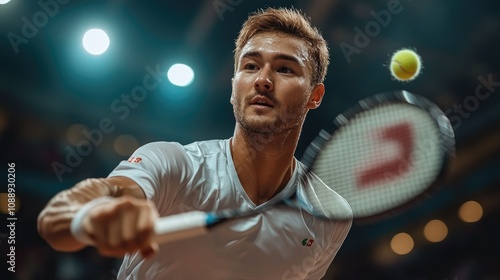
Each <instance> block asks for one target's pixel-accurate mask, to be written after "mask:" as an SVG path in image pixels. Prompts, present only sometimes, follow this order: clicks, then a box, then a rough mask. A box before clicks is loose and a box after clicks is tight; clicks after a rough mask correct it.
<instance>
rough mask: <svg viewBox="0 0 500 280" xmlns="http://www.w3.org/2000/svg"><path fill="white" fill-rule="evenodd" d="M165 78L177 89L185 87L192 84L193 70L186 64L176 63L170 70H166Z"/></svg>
mask: <svg viewBox="0 0 500 280" xmlns="http://www.w3.org/2000/svg"><path fill="white" fill-rule="evenodd" d="M167 77H168V80H169V81H170V82H171V83H172V84H174V85H176V86H179V87H185V86H187V85H189V84H191V82H193V79H194V72H193V69H191V67H189V66H187V65H186V64H180V63H178V64H174V65H172V66H171V67H170V69H168V72H167Z"/></svg>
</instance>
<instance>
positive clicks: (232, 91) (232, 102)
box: [229, 77, 234, 105]
mask: <svg viewBox="0 0 500 280" xmlns="http://www.w3.org/2000/svg"><path fill="white" fill-rule="evenodd" d="M233 93H234V77H233V78H231V98H230V99H229V102H230V103H231V104H233V105H234V94H233Z"/></svg>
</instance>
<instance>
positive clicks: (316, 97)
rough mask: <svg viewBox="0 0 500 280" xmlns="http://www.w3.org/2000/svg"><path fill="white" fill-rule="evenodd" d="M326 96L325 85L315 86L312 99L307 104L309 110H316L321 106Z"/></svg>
mask: <svg viewBox="0 0 500 280" xmlns="http://www.w3.org/2000/svg"><path fill="white" fill-rule="evenodd" d="M324 95H325V85H324V84H323V83H319V84H317V85H315V86H314V88H313V89H312V93H311V97H310V98H309V101H308V102H307V109H316V108H318V107H319V105H320V104H321V101H322V100H323V96H324Z"/></svg>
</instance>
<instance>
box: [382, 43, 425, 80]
mask: <svg viewBox="0 0 500 280" xmlns="http://www.w3.org/2000/svg"><path fill="white" fill-rule="evenodd" d="M421 65H422V61H421V60H420V56H419V55H418V54H417V53H416V52H415V51H413V50H410V49H402V50H399V51H396V52H395V53H394V54H393V55H392V57H391V66H390V69H391V74H392V76H393V77H394V78H395V79H396V80H399V81H404V82H407V81H411V80H413V79H415V78H416V77H417V76H418V74H419V73H420V68H421Z"/></svg>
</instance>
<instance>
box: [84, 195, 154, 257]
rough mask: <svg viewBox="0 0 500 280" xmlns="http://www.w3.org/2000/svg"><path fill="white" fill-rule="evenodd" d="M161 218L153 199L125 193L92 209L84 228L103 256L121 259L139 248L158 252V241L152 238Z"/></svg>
mask: <svg viewBox="0 0 500 280" xmlns="http://www.w3.org/2000/svg"><path fill="white" fill-rule="evenodd" d="M157 218H158V211H157V210H156V207H155V205H154V204H153V203H152V202H150V201H148V200H145V199H137V198H134V197H131V196H123V197H120V198H116V199H114V200H113V201H110V202H106V203H103V204H99V205H97V206H96V207H95V208H93V209H92V210H90V211H89V212H88V213H87V215H86V216H85V218H84V220H83V230H84V232H86V233H87V234H88V235H89V236H90V237H91V239H92V240H93V242H94V244H93V245H94V246H95V247H96V249H97V250H98V251H99V253H100V254H101V255H103V256H106V257H117V258H120V257H123V256H124V255H125V254H126V253H132V252H135V251H138V250H139V251H141V254H142V255H143V256H144V257H149V256H152V255H153V254H155V253H156V252H158V244H157V243H155V242H153V240H152V237H153V233H154V223H155V221H156V219H157Z"/></svg>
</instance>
